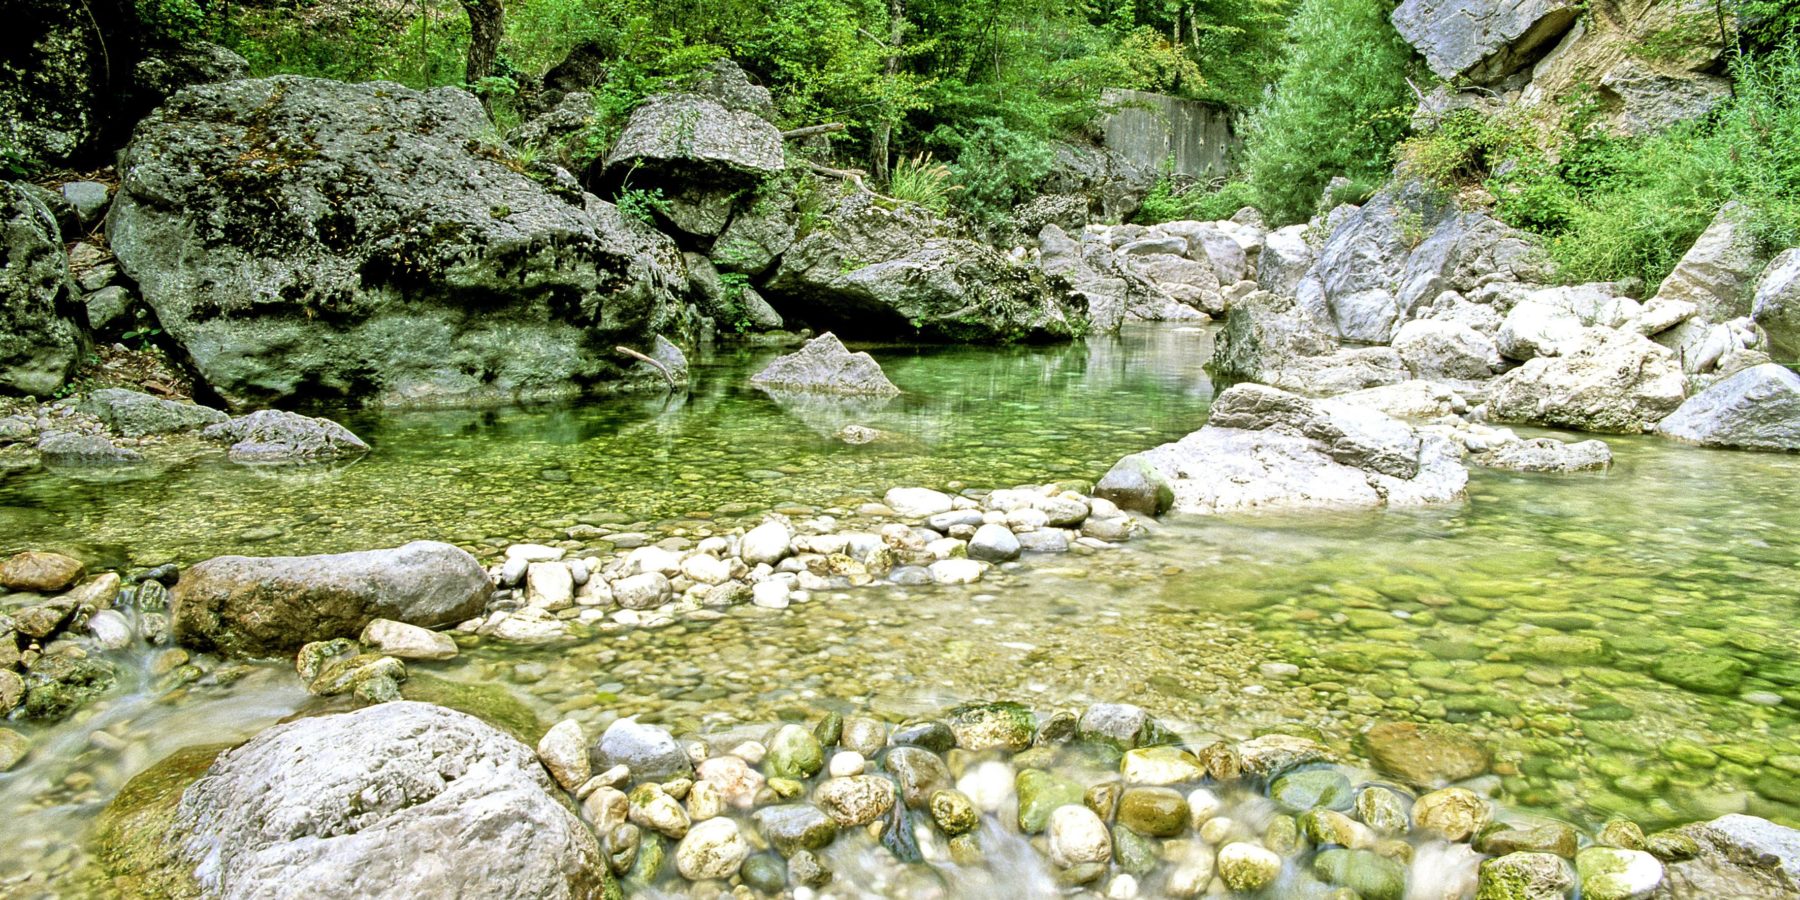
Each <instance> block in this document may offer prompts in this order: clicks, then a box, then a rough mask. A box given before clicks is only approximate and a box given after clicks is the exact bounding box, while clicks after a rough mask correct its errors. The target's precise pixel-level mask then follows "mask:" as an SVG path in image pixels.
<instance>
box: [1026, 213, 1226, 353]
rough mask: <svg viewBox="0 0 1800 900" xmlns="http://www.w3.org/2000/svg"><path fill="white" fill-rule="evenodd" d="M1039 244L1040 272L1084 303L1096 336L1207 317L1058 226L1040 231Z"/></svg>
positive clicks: (1117, 258) (1108, 251)
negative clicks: (1127, 326)
mask: <svg viewBox="0 0 1800 900" xmlns="http://www.w3.org/2000/svg"><path fill="white" fill-rule="evenodd" d="M1037 240H1038V267H1039V269H1041V270H1042V271H1043V272H1044V274H1046V275H1049V276H1052V277H1054V278H1060V279H1062V280H1063V283H1064V284H1066V285H1067V287H1068V290H1069V291H1070V292H1071V293H1073V294H1074V295H1076V296H1077V297H1079V298H1081V299H1082V300H1084V301H1086V303H1087V311H1088V324H1089V326H1090V327H1092V328H1093V330H1095V331H1097V332H1102V333H1110V332H1114V331H1117V330H1118V329H1119V326H1120V324H1122V323H1123V322H1125V321H1126V320H1128V319H1129V320H1142V321H1152V322H1162V321H1181V320H1190V319H1191V320H1200V319H1203V318H1204V316H1202V315H1201V313H1200V312H1199V311H1198V310H1195V309H1193V308H1192V307H1189V306H1185V305H1183V304H1181V303H1178V302H1176V301H1175V299H1174V298H1173V297H1171V296H1169V293H1168V292H1167V291H1165V290H1163V289H1162V288H1161V287H1160V286H1158V285H1157V284H1156V283H1155V282H1153V281H1151V280H1150V278H1149V277H1148V276H1146V275H1145V274H1144V273H1143V272H1142V271H1140V270H1139V268H1138V267H1137V266H1133V265H1131V264H1129V263H1128V262H1127V261H1126V260H1125V259H1124V258H1123V257H1120V256H1117V255H1115V254H1114V253H1113V252H1112V251H1111V249H1110V248H1108V247H1106V246H1105V245H1104V244H1098V243H1094V244H1090V243H1087V242H1083V241H1078V240H1076V239H1074V238H1072V237H1070V236H1069V234H1068V233H1067V232H1065V231H1063V229H1062V228H1061V227H1060V226H1058V225H1055V224H1050V225H1045V226H1044V227H1043V228H1041V229H1039V231H1038V235H1037Z"/></svg>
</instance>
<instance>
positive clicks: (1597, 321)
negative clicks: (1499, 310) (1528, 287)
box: [1494, 283, 1641, 361]
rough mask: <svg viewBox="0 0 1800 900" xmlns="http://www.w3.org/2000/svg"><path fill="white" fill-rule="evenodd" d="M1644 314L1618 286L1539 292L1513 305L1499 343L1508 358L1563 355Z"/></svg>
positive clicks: (1559, 288) (1592, 285) (1502, 326)
mask: <svg viewBox="0 0 1800 900" xmlns="http://www.w3.org/2000/svg"><path fill="white" fill-rule="evenodd" d="M1640 310H1641V307H1640V306H1639V305H1638V303H1637V301H1635V300H1632V299H1630V298H1627V297H1620V296H1618V291H1617V286H1616V285H1612V284H1606V283H1597V284H1581V285H1574V286H1570V287H1553V288H1544V289H1542V290H1535V291H1531V292H1529V293H1527V294H1524V295H1523V296H1521V297H1519V298H1518V299H1517V300H1516V301H1515V302H1514V303H1513V308H1512V309H1511V310H1510V311H1508V312H1507V314H1506V318H1505V319H1504V320H1503V321H1502V322H1501V323H1500V330H1499V331H1498V332H1497V333H1496V334H1495V335H1494V343H1495V346H1497V347H1498V348H1499V350H1500V353H1501V354H1502V355H1504V356H1506V357H1507V358H1508V359H1516V360H1520V361H1524V360H1528V359H1533V358H1536V357H1539V356H1560V355H1561V354H1562V353H1563V350H1564V348H1565V347H1572V346H1575V345H1577V344H1579V343H1580V342H1581V340H1582V335H1583V334H1584V330H1585V329H1587V328H1591V327H1601V328H1618V327H1621V326H1624V325H1626V324H1628V323H1630V322H1631V321H1632V320H1633V319H1634V317H1636V316H1637V315H1638V313H1639V311H1640Z"/></svg>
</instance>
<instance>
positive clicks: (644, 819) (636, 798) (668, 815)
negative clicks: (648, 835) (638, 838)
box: [626, 783, 691, 839]
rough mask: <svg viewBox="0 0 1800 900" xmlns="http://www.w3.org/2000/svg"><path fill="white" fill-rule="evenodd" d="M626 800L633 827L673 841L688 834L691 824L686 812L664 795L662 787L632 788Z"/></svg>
mask: <svg viewBox="0 0 1800 900" xmlns="http://www.w3.org/2000/svg"><path fill="white" fill-rule="evenodd" d="M626 800H627V803H628V804H629V806H630V812H629V813H628V815H629V817H630V819H631V823H632V824H633V825H636V826H638V827H639V828H648V829H650V830H651V831H654V832H656V833H657V834H662V835H667V836H668V837H671V838H675V839H680V838H682V837H684V836H685V835H686V834H687V833H688V826H689V825H690V824H691V823H690V820H689V819H688V814H687V810H685V809H682V808H681V804H680V803H679V802H677V801H676V799H675V798H674V797H671V796H669V795H668V794H666V793H664V792H663V789H662V785H659V784H655V783H647V784H640V785H638V786H637V787H635V788H632V790H631V793H630V795H628V796H627V798H626Z"/></svg>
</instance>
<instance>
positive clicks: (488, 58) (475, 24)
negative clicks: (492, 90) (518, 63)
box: [462, 0, 506, 106]
mask: <svg viewBox="0 0 1800 900" xmlns="http://www.w3.org/2000/svg"><path fill="white" fill-rule="evenodd" d="M462 5H463V9H464V10H465V11H467V12H468V14H469V68H468V70H467V72H466V73H465V75H464V77H465V79H466V80H467V81H468V84H469V87H470V88H474V87H475V86H476V85H478V84H480V83H481V79H483V78H486V77H488V76H489V75H492V74H494V59H495V58H496V57H498V56H499V55H500V36H501V34H502V33H504V31H505V24H504V23H505V19H506V9H505V7H503V6H501V5H500V0H462ZM481 102H482V105H484V106H485V105H487V102H488V100H487V97H485V96H484V97H482V98H481Z"/></svg>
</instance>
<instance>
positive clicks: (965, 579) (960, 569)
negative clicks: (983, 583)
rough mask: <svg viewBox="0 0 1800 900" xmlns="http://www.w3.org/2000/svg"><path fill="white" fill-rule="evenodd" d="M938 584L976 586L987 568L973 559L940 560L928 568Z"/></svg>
mask: <svg viewBox="0 0 1800 900" xmlns="http://www.w3.org/2000/svg"><path fill="white" fill-rule="evenodd" d="M928 568H929V569H930V571H931V580H932V582H934V583H936V584H974V583H975V582H977V581H980V580H981V576H982V573H983V572H984V571H985V568H984V567H983V566H982V564H981V563H980V562H978V561H976V560H973V559H940V560H938V561H937V562H934V563H932V564H931V565H930V566H929V567H928Z"/></svg>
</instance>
